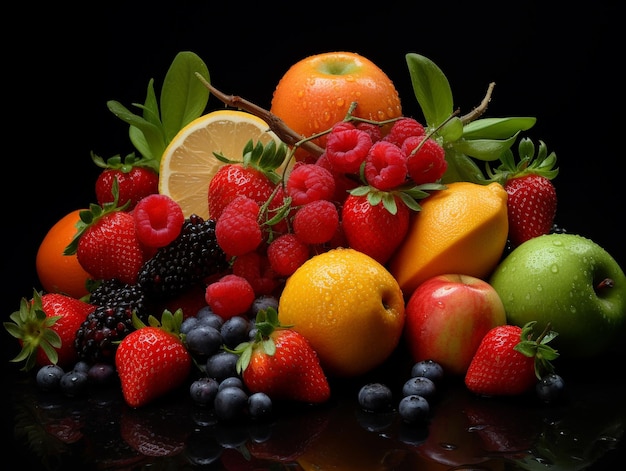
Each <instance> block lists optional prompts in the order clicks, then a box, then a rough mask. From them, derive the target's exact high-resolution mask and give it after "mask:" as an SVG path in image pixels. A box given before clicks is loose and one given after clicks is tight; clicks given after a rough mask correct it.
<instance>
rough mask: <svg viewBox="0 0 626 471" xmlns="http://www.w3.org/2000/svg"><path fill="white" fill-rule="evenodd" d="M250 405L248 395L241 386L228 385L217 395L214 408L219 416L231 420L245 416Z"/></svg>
mask: <svg viewBox="0 0 626 471" xmlns="http://www.w3.org/2000/svg"><path fill="white" fill-rule="evenodd" d="M247 407H248V395H247V394H246V393H245V391H244V390H243V389H241V388H236V387H232V386H231V387H228V388H224V389H222V390H220V391H218V392H217V394H216V395H215V401H214V408H215V414H216V415H217V418H218V419H220V420H225V421H230V420H238V419H241V418H243V417H244V416H245V413H246V409H247Z"/></svg>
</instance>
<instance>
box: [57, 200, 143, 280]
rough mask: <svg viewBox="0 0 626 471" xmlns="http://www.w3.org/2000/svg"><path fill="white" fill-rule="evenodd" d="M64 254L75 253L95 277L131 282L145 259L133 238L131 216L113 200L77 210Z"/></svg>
mask: <svg viewBox="0 0 626 471" xmlns="http://www.w3.org/2000/svg"><path fill="white" fill-rule="evenodd" d="M64 253H65V254H73V253H75V254H76V257H77V259H78V262H79V263H80V264H81V266H82V267H83V268H84V269H85V271H87V272H88V273H89V274H90V275H91V276H92V277H93V278H95V279H97V280H110V279H113V278H115V279H117V280H119V281H121V282H123V283H128V284H131V285H132V284H135V282H136V281H137V276H138V274H139V270H140V269H141V267H142V265H143V264H144V262H145V261H146V260H147V258H148V252H147V251H145V249H144V247H143V246H142V244H141V243H140V242H139V239H138V238H137V231H136V229H135V219H134V218H133V216H132V214H131V213H129V212H126V211H122V210H120V208H119V207H118V206H117V205H116V202H115V201H114V202H112V203H105V204H104V206H102V207H101V206H98V205H96V204H92V205H90V207H89V209H88V210H85V211H81V213H80V221H79V222H78V225H77V232H76V235H75V236H74V239H73V240H72V241H71V242H70V244H69V245H68V246H67V247H66V249H65V252H64Z"/></svg>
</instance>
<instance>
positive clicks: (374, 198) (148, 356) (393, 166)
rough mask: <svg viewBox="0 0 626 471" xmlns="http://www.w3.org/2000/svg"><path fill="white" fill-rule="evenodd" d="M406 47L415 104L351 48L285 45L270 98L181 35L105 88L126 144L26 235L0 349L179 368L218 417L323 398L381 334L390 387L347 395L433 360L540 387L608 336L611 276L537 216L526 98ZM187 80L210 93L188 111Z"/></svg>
mask: <svg viewBox="0 0 626 471" xmlns="http://www.w3.org/2000/svg"><path fill="white" fill-rule="evenodd" d="M406 59H407V64H408V68H409V72H410V74H411V79H412V82H413V86H414V90H415V96H416V98H417V100H418V103H419V105H420V106H421V109H422V111H423V114H424V121H423V122H422V121H419V120H418V119H416V118H413V117H407V116H404V115H403V114H402V107H401V102H400V98H399V97H398V94H397V92H396V90H395V88H394V87H393V84H392V83H391V81H390V80H389V79H388V78H387V76H386V75H385V74H384V72H383V71H381V70H380V69H379V68H378V67H377V66H375V65H374V64H372V63H371V62H370V61H368V60H367V59H365V58H363V57H361V56H358V55H356V54H352V53H325V54H320V55H316V56H312V57H309V58H306V59H304V60H303V61H301V62H299V63H298V64H295V65H294V66H293V67H292V68H291V69H289V71H288V72H287V73H286V74H285V75H284V77H283V78H282V80H281V81H280V83H279V84H278V85H277V87H276V90H275V92H274V96H273V101H272V108H271V109H270V110H264V109H261V108H260V107H258V106H256V105H255V104H253V103H250V102H248V101H246V100H245V99H243V98H241V97H237V96H227V95H224V94H223V93H222V92H220V91H219V90H217V89H215V88H214V87H212V86H211V84H210V81H209V79H208V77H209V74H208V70H207V68H206V65H205V64H204V63H203V62H202V60H201V59H200V58H199V57H197V56H196V55H195V54H193V53H190V52H183V53H180V54H178V55H177V56H176V58H175V60H174V62H173V63H172V65H171V68H170V70H169V72H168V75H167V77H166V79H165V81H164V83H163V89H162V92H161V94H160V96H159V97H158V98H157V95H156V93H155V91H154V88H153V84H152V82H150V86H149V87H148V94H147V97H146V100H145V103H144V105H143V107H141V108H140V109H141V114H140V115H138V114H135V113H133V112H131V111H130V110H128V109H127V108H125V107H124V106H123V105H121V104H119V103H117V102H115V101H111V102H109V108H110V109H111V111H112V112H113V113H114V114H115V115H116V116H118V117H119V118H120V119H122V120H123V121H125V122H126V123H127V124H129V126H130V133H129V135H130V138H131V141H132V143H133V145H134V146H135V148H136V150H137V153H132V154H130V155H128V156H126V157H125V158H121V157H120V156H119V155H118V156H114V157H111V158H109V159H106V160H105V159H103V158H101V157H99V156H96V155H93V156H92V158H93V160H94V163H95V164H97V165H99V166H101V167H102V168H103V170H102V172H101V174H100V176H99V177H98V180H97V181H96V182H95V195H96V200H97V202H95V203H92V204H90V205H89V206H88V207H86V208H80V209H77V210H76V211H73V212H72V213H70V214H68V215H67V216H66V217H65V218H63V219H61V220H60V221H59V222H58V223H57V224H56V225H55V226H54V227H53V228H51V230H50V232H49V233H48V235H47V236H46V238H45V239H44V240H43V241H42V243H41V247H40V249H39V253H38V255H37V272H38V274H39V278H40V281H41V284H42V287H43V290H42V291H38V290H37V289H35V290H34V291H33V296H32V298H30V299H22V300H21V303H20V306H19V310H18V311H16V312H15V313H13V314H12V315H11V317H10V321H9V322H5V323H4V326H5V328H6V330H7V331H8V332H9V333H10V334H11V335H12V336H13V337H15V338H16V339H17V340H18V342H19V344H20V346H21V348H22V350H21V351H20V353H19V354H18V355H17V356H16V357H15V358H14V359H12V361H14V362H17V363H21V364H22V369H23V370H24V371H33V370H34V371H36V380H37V384H38V385H39V386H40V387H41V388H42V389H44V390H61V391H63V392H65V393H66V394H68V395H70V396H77V395H80V394H84V393H85V391H87V390H88V389H89V388H93V387H104V386H107V387H110V385H111V384H113V385H115V387H121V390H122V393H123V396H124V400H125V401H126V403H127V404H128V405H129V406H131V407H133V408H140V407H144V406H146V405H148V404H151V403H153V402H155V401H157V400H163V399H164V397H165V396H167V395H168V394H170V393H172V392H173V391H176V390H180V389H181V388H188V389H189V392H190V395H191V398H192V399H193V401H194V402H195V403H196V404H198V405H201V406H204V407H209V408H214V410H215V412H216V414H217V415H218V417H219V418H220V419H222V420H234V419H240V418H241V417H254V418H260V417H266V416H268V415H271V410H272V404H273V403H274V402H275V401H281V402H298V403H307V404H320V403H324V402H327V401H328V400H329V399H330V398H331V397H332V394H333V388H332V386H333V384H334V383H333V382H334V380H336V379H346V378H347V379H354V380H356V381H358V380H359V378H362V377H364V375H367V374H368V373H370V372H372V371H373V370H374V369H375V368H377V367H379V366H381V365H383V364H384V362H386V361H389V359H390V358H392V354H393V353H394V352H397V351H399V350H402V349H404V348H406V352H407V355H410V356H411V358H410V361H411V362H412V363H413V365H414V366H413V368H412V370H411V375H410V378H409V377H407V378H406V379H407V382H406V383H405V386H404V388H403V394H402V399H401V401H399V402H398V403H393V402H392V393H391V391H390V390H389V388H388V387H387V386H386V385H385V384H379V383H368V384H363V388H362V389H361V390H360V393H359V397H358V401H359V404H360V405H361V406H362V407H363V408H364V409H367V410H371V411H388V410H390V409H392V410H397V411H398V413H399V414H400V415H401V417H402V418H403V419H404V420H405V421H406V422H407V423H414V422H422V421H424V420H427V418H428V416H429V414H430V408H429V402H428V401H429V400H430V398H431V397H432V394H433V392H434V388H435V384H436V382H437V381H439V380H441V378H442V377H444V376H445V377H449V378H455V379H459V380H461V381H463V382H464V384H465V386H466V387H467V388H468V389H469V390H470V391H471V392H473V393H475V394H477V395H485V396H501V395H506V396H512V395H523V394H528V393H531V392H536V393H537V394H539V397H540V398H541V399H542V400H543V401H545V402H552V401H554V400H556V399H557V398H558V396H559V394H560V392H561V390H562V388H563V386H564V382H563V379H562V378H561V377H560V376H559V375H558V374H557V373H556V372H555V369H554V364H553V362H554V360H556V359H557V358H559V357H570V358H575V357H577V356H579V357H580V356H582V357H592V356H595V355H599V354H602V353H606V352H608V351H610V349H612V348H613V347H615V346H616V345H618V343H619V342H620V341H622V340H623V339H624V336H625V332H626V276H625V275H624V272H623V270H622V269H621V267H620V266H619V265H618V264H617V262H616V261H615V260H614V259H613V258H612V257H611V256H610V255H609V254H608V253H607V252H606V251H604V250H603V249H602V248H601V247H599V246H598V245H597V244H595V243H594V242H593V241H591V240H589V239H586V238H584V237H582V236H580V235H573V234H568V233H566V232H565V231H564V230H563V229H561V228H559V227H557V226H556V225H555V215H556V209H557V197H556V190H555V186H554V185H553V183H552V180H553V179H554V178H555V177H556V176H557V174H558V168H557V167H556V154H555V153H554V152H552V153H548V150H547V146H546V144H545V143H544V142H541V141H540V142H539V144H538V145H536V144H535V143H533V141H532V140H531V139H529V138H526V137H521V133H523V132H524V131H527V130H528V129H530V128H531V127H532V126H533V125H534V123H535V119H534V118H529V117H509V118H483V117H482V116H483V114H484V113H485V112H486V110H487V104H488V102H489V100H490V99H491V93H492V89H493V88H492V87H490V88H489V90H488V93H487V96H486V97H485V99H484V100H483V102H482V103H481V104H480V105H479V106H477V107H476V108H475V109H474V110H472V111H471V112H470V113H468V114H466V115H463V116H460V114H459V112H458V110H454V109H453V99H452V93H451V91H450V87H449V84H448V82H447V80H446V78H445V75H444V74H443V73H442V71H441V70H440V69H439V68H438V67H437V66H436V65H435V64H434V63H433V62H432V61H430V60H429V59H427V58H425V57H423V56H420V55H417V54H408V55H407V56H406ZM365 84H366V85H365ZM211 94H213V95H214V96H216V97H217V98H219V99H220V100H221V101H222V102H224V104H226V105H227V106H228V107H229V109H226V110H220V111H210V112H208V113H205V110H206V107H207V103H208V98H209V96H210V95H211ZM481 166H482V167H481ZM402 351H404V350H402Z"/></svg>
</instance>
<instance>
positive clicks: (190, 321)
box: [180, 317, 200, 335]
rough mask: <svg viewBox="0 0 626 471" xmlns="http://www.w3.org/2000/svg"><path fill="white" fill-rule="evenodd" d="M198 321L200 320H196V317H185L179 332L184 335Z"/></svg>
mask: <svg viewBox="0 0 626 471" xmlns="http://www.w3.org/2000/svg"><path fill="white" fill-rule="evenodd" d="M198 322H200V321H198V318H197V317H188V318H186V319H185V320H184V321H183V322H182V324H181V325H180V333H181V334H185V335H186V334H188V333H189V331H190V330H191V329H193V328H195V327H196V326H197V325H198Z"/></svg>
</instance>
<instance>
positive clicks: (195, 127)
mask: <svg viewBox="0 0 626 471" xmlns="http://www.w3.org/2000/svg"><path fill="white" fill-rule="evenodd" d="M250 140H252V141H253V143H254V144H256V143H257V142H258V141H260V142H262V143H263V144H267V143H268V142H270V141H271V140H274V141H275V142H276V145H278V144H279V143H280V139H279V138H278V136H276V134H274V133H273V132H272V131H270V129H269V126H268V124H267V123H266V122H265V121H263V120H262V119H261V118H258V117H256V116H254V115H253V114H250V113H247V112H244V111H238V110H230V109H226V110H218V111H213V112H210V113H207V114H205V115H203V116H200V117H199V118H196V119H195V120H193V121H192V122H191V123H189V124H188V125H187V126H185V127H184V128H183V129H181V130H180V131H179V132H178V134H176V136H174V138H173V139H172V141H171V142H170V143H169V145H168V146H167V148H166V149H165V152H164V153H163V156H162V157H161V164H160V169H159V193H161V194H164V195H167V196H170V197H171V198H172V199H174V200H175V201H176V202H178V204H180V206H181V207H182V209H183V214H184V215H185V217H189V216H191V214H197V215H198V216H201V217H202V218H204V219H207V218H208V217H209V206H208V192H209V183H210V182H211V179H212V178H213V176H214V175H215V173H216V172H217V171H218V169H219V168H220V167H221V166H222V165H224V163H223V162H221V161H220V160H218V159H217V158H216V157H215V155H214V154H213V153H214V152H216V153H219V154H222V155H224V156H225V157H227V158H229V159H231V160H238V161H240V160H241V159H242V154H243V149H244V147H245V145H246V143H247V142H248V141H250Z"/></svg>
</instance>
